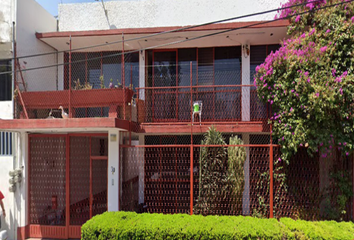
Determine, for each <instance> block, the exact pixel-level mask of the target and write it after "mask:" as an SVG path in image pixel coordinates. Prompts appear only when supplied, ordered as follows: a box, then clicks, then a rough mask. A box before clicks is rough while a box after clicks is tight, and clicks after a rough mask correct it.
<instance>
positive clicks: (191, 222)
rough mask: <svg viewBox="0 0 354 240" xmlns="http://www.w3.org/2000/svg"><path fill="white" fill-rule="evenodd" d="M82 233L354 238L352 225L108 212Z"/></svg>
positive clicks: (96, 236)
mask: <svg viewBox="0 0 354 240" xmlns="http://www.w3.org/2000/svg"><path fill="white" fill-rule="evenodd" d="M81 231H82V232H81V237H82V239H85V240H104V239H127V240H128V239H353V238H354V224H353V223H351V222H340V223H338V222H334V221H323V222H307V221H302V220H297V221H295V220H292V219H289V218H282V219H280V221H278V220H276V219H260V218H252V217H244V216H202V215H192V216H190V215H187V214H174V215H169V214H166V215H164V214H156V213H154V214H149V213H143V214H137V213H134V212H106V213H104V214H101V215H98V216H95V217H93V218H92V219H91V220H89V221H87V222H86V223H85V224H84V225H83V226H82V229H81Z"/></svg>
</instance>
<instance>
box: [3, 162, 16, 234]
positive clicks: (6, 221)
mask: <svg viewBox="0 0 354 240" xmlns="http://www.w3.org/2000/svg"><path fill="white" fill-rule="evenodd" d="M12 169H13V158H12V156H9V157H7V156H0V176H1V177H0V190H1V192H2V193H3V194H4V197H5V198H4V200H3V201H4V206H5V211H6V218H4V217H3V216H1V230H7V233H8V235H9V237H10V239H15V238H14V231H15V230H17V228H16V227H14V225H13V223H14V221H15V215H16V214H17V213H15V212H14V207H13V206H14V204H13V203H14V194H13V193H10V192H9V179H10V177H9V171H10V170H12ZM0 212H2V210H0Z"/></svg>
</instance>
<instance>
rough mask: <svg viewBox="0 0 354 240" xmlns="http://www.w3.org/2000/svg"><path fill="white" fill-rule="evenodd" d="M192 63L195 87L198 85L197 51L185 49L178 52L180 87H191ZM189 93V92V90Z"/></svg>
mask: <svg viewBox="0 0 354 240" xmlns="http://www.w3.org/2000/svg"><path fill="white" fill-rule="evenodd" d="M191 62H192V78H193V83H192V84H193V85H195V84H196V74H197V49H195V48H183V49H179V50H178V85H179V86H190V83H191V78H190V77H191V75H190V69H191V66H190V63H191ZM188 91H189V90H188Z"/></svg>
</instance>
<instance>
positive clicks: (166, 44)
mask: <svg viewBox="0 0 354 240" xmlns="http://www.w3.org/2000/svg"><path fill="white" fill-rule="evenodd" d="M353 1H354V0H349V1H346V2H341V3H336V4H332V5H328V6H323V7H319V8H316V10H315V11H318V10H322V9H326V8H330V7H336V6H339V5H343V4H347V3H350V2H353ZM313 11H314V10H308V11H304V12H301V13H295V14H293V15H289V16H287V17H283V18H278V19H274V20H269V21H265V22H258V23H254V24H249V25H246V26H243V27H237V28H231V29H228V30H224V31H221V32H216V33H210V34H205V35H201V36H197V37H194V38H188V39H184V40H179V41H175V42H170V43H164V44H160V45H155V46H151V47H146V48H142V49H139V50H133V51H128V52H124V53H115V54H110V55H105V56H102V57H95V58H88V59H84V60H78V61H74V62H71V63H69V62H66V63H60V64H53V65H47V66H41V67H35V68H27V69H22V70H17V72H20V71H22V72H24V71H31V70H38V69H44V68H51V67H57V66H64V65H69V64H75V63H81V62H86V61H94V60H99V59H103V58H109V57H116V56H121V55H122V54H131V53H137V52H140V51H145V50H150V49H154V48H159V47H166V46H170V45H174V44H179V43H184V42H188V41H192V40H196V39H200V38H205V37H210V36H215V35H219V34H223V33H227V32H231V31H236V30H240V29H245V28H249V27H253V26H259V25H263V24H268V23H272V22H276V21H279V20H284V19H288V18H291V17H294V16H299V15H304V14H307V13H310V12H313ZM12 72H13V71H8V72H2V73H0V75H3V74H9V73H12Z"/></svg>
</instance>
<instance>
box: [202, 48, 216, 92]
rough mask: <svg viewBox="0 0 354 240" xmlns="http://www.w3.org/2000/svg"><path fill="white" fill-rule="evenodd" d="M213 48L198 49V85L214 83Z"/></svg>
mask: <svg viewBox="0 0 354 240" xmlns="http://www.w3.org/2000/svg"><path fill="white" fill-rule="evenodd" d="M213 55H214V49H213V48H199V49H198V85H213V84H214V59H213V58H214V56H213Z"/></svg>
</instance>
